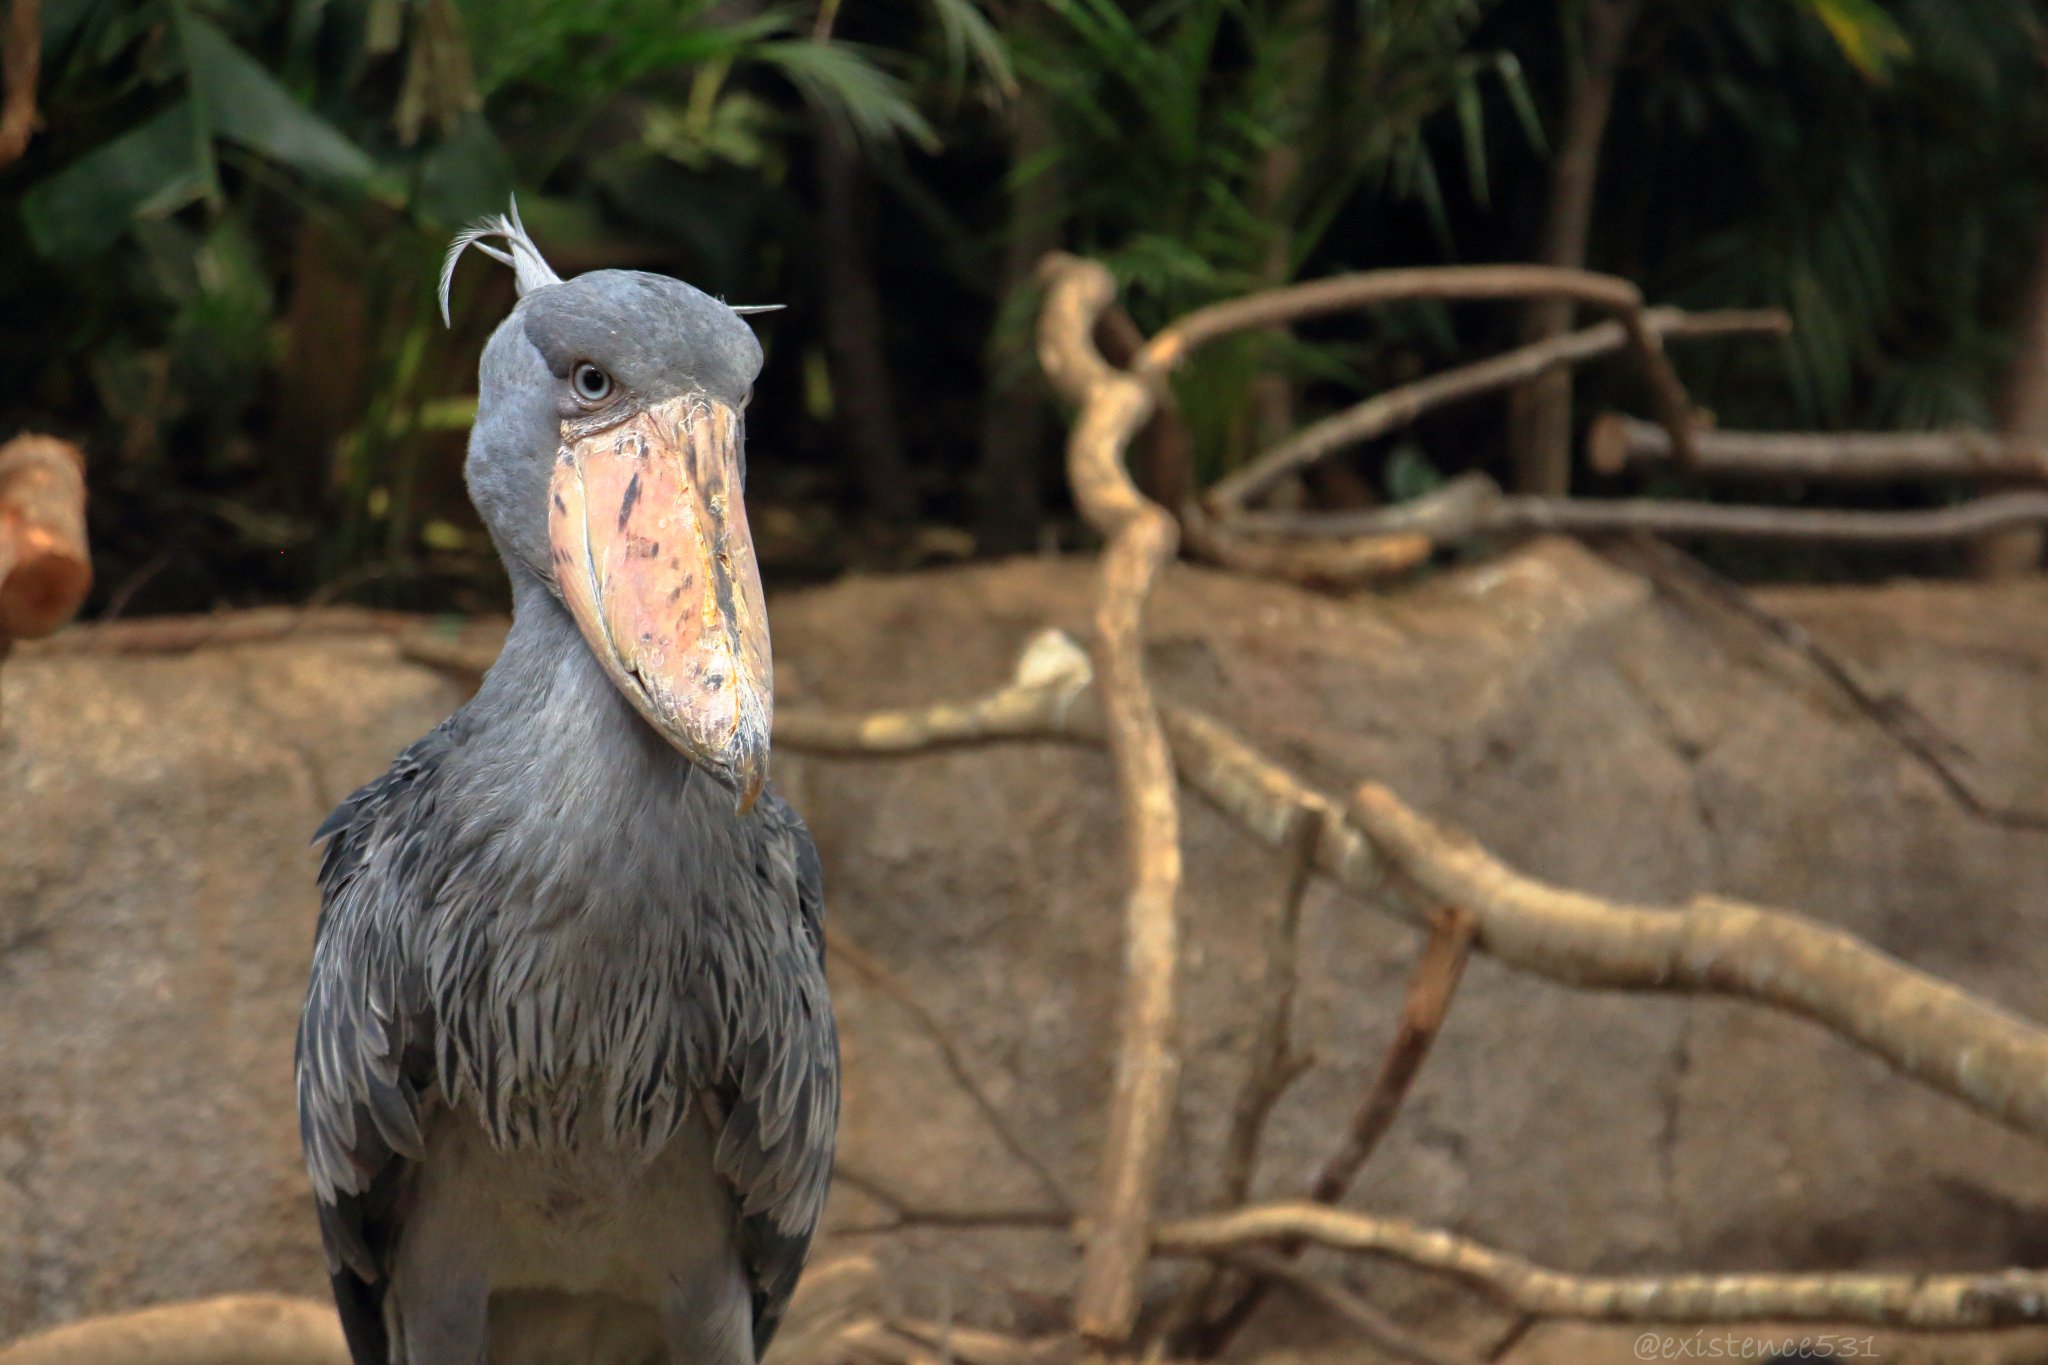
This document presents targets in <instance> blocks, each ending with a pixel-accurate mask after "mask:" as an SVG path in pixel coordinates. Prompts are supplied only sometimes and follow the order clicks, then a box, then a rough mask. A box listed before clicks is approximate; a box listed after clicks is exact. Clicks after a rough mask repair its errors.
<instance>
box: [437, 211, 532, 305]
mask: <svg viewBox="0 0 2048 1365" xmlns="http://www.w3.org/2000/svg"><path fill="white" fill-rule="evenodd" d="M491 237H495V238H497V239H498V240H500V241H502V242H504V244H505V247H504V249H503V250H500V249H499V248H497V247H494V246H488V245H486V244H485V239H487V238H491ZM470 247H475V248H476V249H477V250H478V251H481V252H483V254H484V255H486V256H488V257H490V258H491V259H492V260H494V261H496V262H498V263H499V264H500V265H509V266H511V267H512V274H513V278H514V279H515V280H516V281H517V282H518V286H519V295H520V297H521V298H524V297H525V296H526V295H528V294H531V293H532V292H533V291H534V290H536V289H540V288H543V287H545V286H547V285H550V284H560V283H561V282H562V277H561V276H560V275H557V274H556V273H555V268H554V267H553V266H551V265H549V264H548V262H547V258H546V257H545V256H542V255H541V254H540V248H539V247H537V246H535V245H534V243H533V238H531V237H529V236H527V234H526V224H524V223H522V222H520V221H519V201H518V200H517V199H516V198H515V199H514V200H513V201H512V207H511V211H510V212H509V213H499V214H494V215H492V216H491V217H489V218H481V219H478V220H477V221H476V222H474V223H471V224H470V225H469V226H468V227H466V228H464V229H463V230H462V231H460V232H458V233H456V234H455V240H454V241H453V242H450V243H449V244H448V255H447V257H446V258H445V259H444V260H443V261H442V262H441V324H442V325H443V326H444V327H445V326H452V325H453V322H452V320H451V318H450V317H449V313H448V295H449V291H450V290H451V289H452V288H453V287H454V285H455V262H456V261H458V260H460V259H461V258H462V253H463V252H464V251H465V250H467V249H468V248H470Z"/></svg>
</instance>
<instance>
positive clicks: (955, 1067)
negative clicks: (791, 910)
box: [825, 925, 1074, 1222]
mask: <svg viewBox="0 0 2048 1365" xmlns="http://www.w3.org/2000/svg"><path fill="white" fill-rule="evenodd" d="M825 947H826V952H827V955H828V958H829V960H831V961H834V962H842V963H845V964H846V965H847V966H849V967H851V968H853V970H854V971H856V972H858V973H860V974H861V975H862V976H864V977H866V978H867V979H868V981H869V982H871V983H872V984H873V985H874V987H875V988H876V989H877V990H879V991H881V992H882V994H884V995H886V996H888V997H889V998H890V999H891V1000H893V1001H895V1002H896V1005H897V1007H898V1008H899V1009H901V1010H902V1011H903V1012H904V1013H906V1014H908V1015H909V1016H910V1017H911V1019H912V1020H913V1021H914V1022H915V1023H916V1024H917V1027H918V1030H919V1031H920V1032H921V1033H923V1034H924V1036H925V1037H926V1038H927V1039H928V1040H929V1041H930V1042H931V1044H932V1046H933V1047H935V1048H937V1049H938V1052H939V1060H940V1061H941V1062H943V1063H944V1064H945V1068H946V1073H947V1074H948V1075H950V1076H951V1077H952V1078H953V1080H954V1082H955V1084H957V1085H958V1086H959V1087H960V1089H961V1091H962V1092H963V1093H965V1094H966V1096H967V1097H968V1099H970V1100H972V1101H973V1102H974V1107H975V1108H976V1109H978V1110H980V1111H981V1116H982V1118H983V1119H985V1120H987V1122H988V1126H989V1128H990V1129H991V1130H992V1131H993V1132H994V1133H995V1135H996V1140H997V1141H998V1142H1000V1143H1002V1144H1003V1147H1004V1148H1005V1149H1006V1150H1007V1151H1008V1152H1009V1153H1010V1155H1012V1156H1014V1157H1016V1158H1017V1160H1018V1161H1020V1162H1021V1163H1023V1165H1024V1166H1025V1167H1026V1168H1027V1169H1028V1170H1030V1172H1031V1174H1032V1175H1033V1176H1035V1177H1037V1180H1038V1183H1039V1187H1040V1188H1041V1189H1043V1190H1044V1191H1045V1194H1046V1197H1047V1198H1049V1199H1051V1200H1052V1203H1053V1207H1054V1209H1056V1210H1057V1211H1058V1216H1059V1217H1060V1218H1061V1219H1062V1220H1063V1221H1066V1222H1071V1221H1073V1216H1074V1203H1073V1200H1071V1199H1069V1198H1068V1197H1067V1191H1066V1188H1065V1187H1064V1186H1062V1185H1061V1184H1060V1182H1059V1178H1058V1177H1057V1176H1055V1175H1054V1174H1053V1173H1052V1169H1051V1167H1049V1166H1047V1165H1046V1164H1045V1162H1044V1161H1043V1160H1042V1159H1041V1158H1040V1157H1039V1155H1038V1154H1037V1153H1036V1152H1034V1151H1032V1150H1031V1147H1030V1145H1029V1144H1028V1143H1026V1142H1025V1141H1024V1139H1023V1138H1022V1137H1021V1136H1020V1135H1019V1134H1018V1133H1017V1131H1016V1130H1015V1129H1014V1128H1012V1127H1011V1126H1010V1122H1009V1120H1008V1119H1006V1118H1004V1117H1003V1111H1002V1110H1001V1109H999V1108H997V1107H996V1102H995V1101H994V1100H992V1099H990V1098H989V1095H988V1092H987V1091H986V1090H984V1089H983V1088H982V1086H981V1083H980V1082H979V1081H978V1080H976V1079H975V1074H974V1068H973V1067H972V1066H969V1065H968V1063H967V1059H966V1058H965V1057H963V1056H961V1055H960V1048H959V1045H958V1044H957V1043H955V1042H954V1041H953V1037H952V1035H951V1033H949V1032H948V1031H947V1029H946V1026H945V1025H944V1024H943V1023H941V1022H940V1021H939V1018H938V1016H937V1015H935V1014H933V1013H932V1012H931V1010H930V1009H929V1008H927V1007H926V1006H925V1003H924V1002H923V1001H922V1000H920V999H918V998H917V993H916V992H914V991H912V990H911V989H910V987H909V986H908V985H907V984H906V983H905V982H904V981H903V980H902V978H900V977H898V976H897V975H896V973H894V972H892V971H890V970H889V968H888V967H887V966H886V965H884V964H883V962H882V961H881V960H880V959H879V958H877V957H876V956H875V955H874V954H872V953H870V952H869V951H868V950H867V949H865V948H863V947H861V946H860V945H859V944H858V943H856V942H854V941H853V940H852V939H851V938H848V937H847V935H846V931H845V930H843V929H840V928H837V927H836V926H830V925H828V926H827V927H826V929H825Z"/></svg>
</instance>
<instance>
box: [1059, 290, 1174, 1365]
mask: <svg viewBox="0 0 2048 1365" xmlns="http://www.w3.org/2000/svg"><path fill="white" fill-rule="evenodd" d="M1046 274H1047V276H1048V281H1049V283H1048V288H1047V290H1046V299H1045V308H1044V312H1043V314H1042V315H1041V317H1040V322H1039V353H1040V357H1041V360H1042V362H1043V364H1044V366H1045V370H1046V373H1047V374H1048V375H1050V376H1051V377H1052V379H1053V382H1054V383H1055V384H1056V385H1058V386H1059V387H1060V389H1061V390H1062V391H1063V392H1065V393H1067V394H1068V395H1069V396H1070V397H1073V398H1075V399H1077V400H1078V401H1079V402H1080V403H1081V412H1080V414H1079V416H1078V417H1077V418H1076V419H1075V423H1074V428H1073V431H1072V433H1071V436H1070V437H1069V441H1068V446H1067V479H1068V483H1069V484H1070V485H1071V486H1072V488H1073V490H1074V501H1075V502H1076V503H1077V504H1079V506H1080V508H1081V512H1082V515H1083V516H1085V517H1086V518H1087V519H1088V522H1089V524H1090V525H1092V526H1093V527H1094V528H1095V529H1096V530H1097V531H1098V532H1100V533H1101V534H1102V535H1103V536H1104V537H1105V538H1107V540H1108V542H1109V544H1108V546H1107V547H1106V548H1105V549H1104V551H1103V566H1102V589H1101V593H1100V595H1099V597H1098V599H1097V603H1096V611H1095V636H1096V638H1095V654H1096V660H1097V667H1096V672H1097V676H1098V684H1097V685H1098V687H1099V688H1100V696H1101V703H1102V712H1103V720H1104V724H1105V726H1106V728H1107V730H1108V733H1109V746H1110V755H1111V758H1112V759H1113V760H1114V762H1115V765H1116V774H1117V789H1118V791H1119V793H1120V794H1121V796H1122V800H1123V817H1124V819H1123V823H1124V837H1125V839H1126V841H1127V847H1128V851H1129V859H1130V867H1131V872H1130V897H1129V901H1128V904H1127V906H1126V910H1125V929H1124V1000H1123V1017H1122V1020H1121V1023H1120V1026H1119V1029H1118V1036H1119V1046H1118V1049H1117V1062H1116V1078H1115V1083H1114V1088H1113V1090H1112V1092H1111V1096H1110V1105H1109V1125H1108V1134H1107V1137H1106V1140H1105V1144H1104V1150H1103V1160H1102V1167H1101V1171H1102V1174H1101V1177H1100V1182H1101V1183H1100V1186H1099V1189H1098V1192H1097V1196H1096V1202H1095V1205H1094V1210H1093V1211H1094V1217H1093V1220H1092V1223H1091V1227H1090V1230H1089V1238H1088V1247H1087V1251H1086V1254H1085V1255H1084V1257H1083V1261H1082V1268H1081V1283H1080V1287H1079V1290H1078V1293H1077V1295H1076V1309H1075V1320H1076V1326H1077V1327H1078V1328H1079V1330H1080V1332H1081V1335H1082V1336H1083V1337H1084V1338H1086V1339H1088V1340H1089V1341H1091V1342H1093V1343H1095V1344H1097V1345H1101V1346H1116V1345H1120V1344H1121V1343H1122V1342H1124V1341H1125V1340H1126V1339H1128V1338H1129V1336H1130V1333H1131V1329H1132V1327H1133V1326H1134V1325H1135V1323H1136V1321H1137V1314H1138V1288H1139V1281H1140V1279H1141V1278H1142V1276H1143V1274H1144V1270H1145V1262H1146V1248H1145V1239H1146V1229H1147V1228H1148V1227H1149V1226H1150V1224H1151V1221H1152V1210H1153V1207H1154V1204H1155V1202H1156V1201H1157V1198H1158V1187H1159V1166H1160V1161H1161V1158H1162V1156H1163V1155H1164V1152H1165V1148H1166V1139H1167V1136H1168V1132H1169V1129H1170V1126H1171V1122H1172V1117H1173V1099H1174V1093H1175V1091H1176V1089H1177V1088H1178V1085H1179V1079H1180V1056H1179V1046H1178V1045H1179V1037H1178V1035H1179V1000H1178V996H1179V988H1180V986H1179V977H1180V925H1179V915H1178V910H1177V907H1176V905H1175V901H1176V899H1177V897H1178V894H1179V890H1180V880H1181V849H1180V809H1179V789H1178V786H1177V784H1176V783H1175V780H1174V772H1173V757H1172V754H1171V752H1170V751H1169V750H1168V748H1167V745H1166V740H1165V737H1164V736H1163V735H1162V734H1161V732H1160V726H1159V717H1158V715H1157V713H1156V712H1155V710H1154V708H1153V705H1152V696H1151V691H1150V689H1149V688H1148V687H1147V685H1146V682H1145V663H1144V610H1145V603H1146V601H1147V599H1148V598H1149V597H1150V596H1151V591H1152V585H1153V582H1154V580H1155V579H1156V578H1157V576H1158V574H1159V571H1160V570H1161V569H1162V568H1163V567H1164V566H1165V565H1166V563H1167V562H1168V560H1170V559H1171V558H1172V556H1173V552H1174V547H1175V545H1176V543H1177V541H1178V527H1177V526H1176V524H1175V522H1174V519H1173V518H1172V517H1171V516H1169V515H1168V514H1167V513H1166V512H1165V511H1164V510H1163V509H1161V508H1160V507H1159V506H1158V505H1157V504H1156V503H1153V502H1151V501H1150V500H1149V499H1147V498H1146V497H1145V496H1144V495H1143V494H1141V493H1139V492H1138V490H1137V488H1136V487H1135V486H1134V485H1133V484H1132V483H1131V480H1130V475H1129V473H1128V472H1127V471H1126V470H1125V468H1124V463H1123V453H1124V450H1125V448H1126V447H1127V446H1128V444H1129V442H1130V439H1131V436H1132V435H1133V433H1135V432H1136V431H1137V430H1138V429H1139V427H1140V426H1142V425H1143V424H1144V421H1145V419H1146V418H1147V417H1149V416H1150V415H1151V413H1152V412H1153V410H1154V398H1153V388H1152V387H1151V386H1150V385H1148V384H1147V383H1145V382H1143V381H1141V380H1139V379H1137V378H1134V377H1132V376H1130V375H1127V374H1123V373H1120V372H1117V371H1114V370H1112V369H1110V367H1109V366H1108V365H1107V363H1106V362H1104V361H1103V359H1102V357H1101V355H1100V354H1098V353H1097V352H1096V350H1095V347H1094V343H1093V340H1092V338H1093V334H1094V330H1095V320H1096V319H1097V318H1098V317H1100V316H1101V314H1102V310H1103V309H1104V308H1106V307H1107V306H1108V305H1109V303H1110V301H1111V299H1112V298H1113V297H1114V294H1115V284H1114V282H1113V281H1112V280H1111V278H1110V275H1109V272H1108V271H1107V270H1105V269H1103V268H1102V267H1101V266H1100V265H1097V264H1094V263H1092V262H1088V261H1081V260H1076V259H1075V258H1072V257H1053V258H1051V259H1049V260H1048V262H1047V266H1046Z"/></svg>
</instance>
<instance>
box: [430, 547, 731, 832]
mask: <svg viewBox="0 0 2048 1365" xmlns="http://www.w3.org/2000/svg"><path fill="white" fill-rule="evenodd" d="M511 571H512V590H513V591H512V601H513V609H512V630H511V633H510V634H509V635H508V636H507V637H506V640H505V647H504V649H503V650H502V651H501V652H500V654H499V656H498V660H497V662H496V663H495V664H493V665H492V666H491V670H490V672H489V673H488V674H486V675H485V677H484V682H483V686H482V687H481V688H480V689H479V690H478V692H477V695H476V698H475V699H474V700H473V701H472V702H471V703H470V706H469V715H470V717H471V718H472V721H473V725H474V732H475V735H476V740H475V743H474V749H475V761H476V762H477V763H478V764H479V765H480V766H483V767H486V768H488V769H489V770H490V771H489V774H488V776H487V777H486V781H487V782H488V783H489V784H490V785H492V786H496V787H498V788H499V789H500V790H502V791H503V792H504V794H505V795H506V797H508V798H510V799H511V800H512V801H514V802H516V803H517V804H518V805H520V806H521V807H522V808H524V809H525V810H528V811H548V810H554V811H556V812H557V813H558V814H560V816H561V817H562V818H567V819H571V820H576V821H579V822H588V823H590V824H592V825H594V826H597V827H600V828H602V827H605V826H607V825H611V826H612V827H616V823H615V822H623V823H626V824H631V823H635V822H637V821H638V820H640V819H642V818H645V817H647V816H649V815H657V814H659V813H664V812H662V808H663V807H668V806H670V805H671V803H673V802H679V801H680V800H681V798H682V795H683V793H684V792H685V790H686V789H687V788H688V787H690V786H691V785H692V783H691V779H692V773H693V769H692V768H691V765H690V763H689V760H687V759H686V758H684V757H683V756H682V755H681V754H679V753H677V752H676V751H675V750H674V749H673V748H671V747H670V746H669V745H668V744H667V743H666V742H664V741H663V740H662V739H661V737H660V736H658V735H657V734H655V732H654V730H653V728H652V727H650V726H649V725H648V724H647V723H646V722H645V721H644V720H642V719H641V717H640V715H639V713H638V712H636V711H635V710H634V709H633V707H632V705H631V704H630V703H628V702H627V701H626V699H625V698H624V697H622V696H621V695H619V692H618V689H617V688H616V687H614V686H613V685H612V682H611V680H610V679H609V678H608V677H606V676H605V673H604V670H603V668H602V667H600V666H599V664H598V662H597V660H596V658H595V657H594V656H593V655H592V654H591V652H590V649H589V647H588V646H587V645H586V644H585V643H584V640H583V636H582V633H581V632H580V631H578V630H577V628H576V623H575V621H574V619H573V618H571V616H570V615H569V612H568V609H567V608H565V607H564V606H563V605H562V604H561V602H560V601H558V600H557V599H556V598H555V596H554V594H553V593H552V592H550V591H549V589H548V587H547V585H546V584H545V583H543V582H542V581H541V580H540V579H539V577H538V576H536V575H535V574H533V573H532V572H531V571H530V570H528V569H526V568H524V567H523V566H519V565H514V566H512V570H511ZM479 775H480V776H483V774H479Z"/></svg>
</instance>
